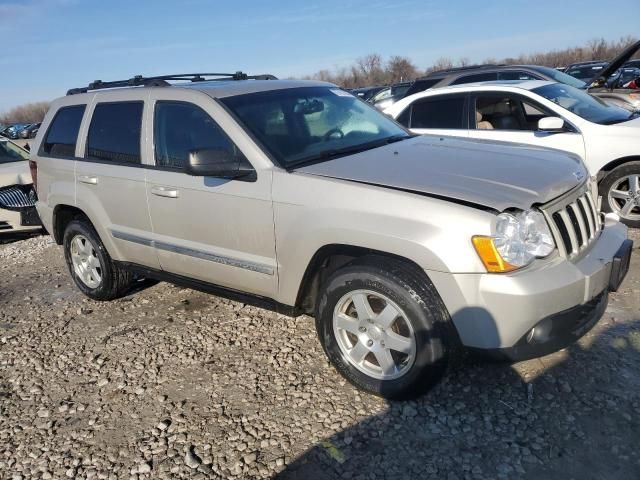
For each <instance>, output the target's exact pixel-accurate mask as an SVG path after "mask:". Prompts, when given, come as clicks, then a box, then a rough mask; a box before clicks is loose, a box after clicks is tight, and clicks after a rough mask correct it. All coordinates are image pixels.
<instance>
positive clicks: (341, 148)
mask: <svg viewBox="0 0 640 480" xmlns="http://www.w3.org/2000/svg"><path fill="white" fill-rule="evenodd" d="M222 102H223V103H224V104H225V105H226V106H227V107H228V108H229V109H230V110H231V111H232V112H233V113H234V114H235V115H236V117H237V118H238V119H239V120H240V122H241V123H242V124H244V126H245V127H246V128H247V129H248V130H249V131H250V132H251V133H253V135H254V136H255V137H257V139H258V140H260V142H262V144H263V145H264V147H265V148H266V149H267V151H268V152H269V153H271V155H272V156H273V157H275V159H276V160H277V162H278V163H279V164H280V165H281V166H282V167H284V168H291V167H294V166H299V165H301V164H303V163H308V162H315V161H322V160H325V159H330V158H335V157H337V156H340V155H348V154H352V153H357V152H359V151H363V150H368V149H371V148H375V147H378V146H381V145H385V144H387V143H390V142H392V141H397V140H403V139H404V138H409V137H410V135H409V134H408V133H407V132H406V131H405V130H404V129H403V128H402V127H400V126H399V125H398V124H396V123H395V122H394V121H393V120H391V119H389V118H387V117H386V116H385V115H383V114H382V113H380V112H378V111H377V110H376V109H374V108H373V107H370V106H369V105H368V104H366V103H364V102H362V101H361V100H359V99H357V98H356V97H354V96H353V95H351V94H350V93H347V92H345V91H344V90H341V89H339V88H337V87H335V88H330V87H302V88H291V89H285V90H272V91H267V92H258V93H251V94H246V95H237V96H234V97H228V98H223V99H222Z"/></svg>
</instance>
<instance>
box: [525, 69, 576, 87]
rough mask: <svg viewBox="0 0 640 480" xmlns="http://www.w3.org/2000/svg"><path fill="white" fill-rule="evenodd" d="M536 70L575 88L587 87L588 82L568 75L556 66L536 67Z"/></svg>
mask: <svg viewBox="0 0 640 480" xmlns="http://www.w3.org/2000/svg"><path fill="white" fill-rule="evenodd" d="M536 71H539V72H540V73H543V74H545V75H547V76H548V77H551V78H553V79H554V80H555V81H556V82H559V83H564V84H565V85H571V86H572V87H575V88H586V86H587V84H586V83H585V82H583V81H582V80H580V79H578V78H575V77H572V76H571V75H567V74H566V73H564V72H559V71H558V70H556V69H555V68H549V67H536Z"/></svg>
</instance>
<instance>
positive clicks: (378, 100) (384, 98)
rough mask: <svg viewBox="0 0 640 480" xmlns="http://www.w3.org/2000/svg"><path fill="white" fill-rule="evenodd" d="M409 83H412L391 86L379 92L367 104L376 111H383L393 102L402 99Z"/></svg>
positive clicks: (409, 85)
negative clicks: (371, 105)
mask: <svg viewBox="0 0 640 480" xmlns="http://www.w3.org/2000/svg"><path fill="white" fill-rule="evenodd" d="M411 83H412V82H401V83H396V84H394V85H391V86H390V87H388V88H385V89H383V90H381V91H379V92H378V93H377V94H376V95H374V96H373V97H372V98H371V100H369V102H370V103H372V104H373V105H374V106H375V107H376V108H377V109H378V110H384V109H385V108H387V107H390V106H391V105H393V104H394V102H397V101H398V100H400V99H401V98H404V97H405V95H406V93H407V90H409V87H411Z"/></svg>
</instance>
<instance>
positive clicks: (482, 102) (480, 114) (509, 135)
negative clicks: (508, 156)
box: [469, 92, 585, 159]
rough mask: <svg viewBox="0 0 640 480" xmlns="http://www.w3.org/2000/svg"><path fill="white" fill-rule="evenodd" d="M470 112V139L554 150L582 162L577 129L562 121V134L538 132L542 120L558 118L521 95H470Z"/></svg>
mask: <svg viewBox="0 0 640 480" xmlns="http://www.w3.org/2000/svg"><path fill="white" fill-rule="evenodd" d="M469 111H470V115H469V123H470V130H469V135H470V136H471V137H472V138H480V139H486V140H500V141H503V142H516V143H524V144H528V145H537V146H540V147H547V148H556V149H558V150H565V151H568V152H572V153H575V154H577V155H579V156H580V157H581V158H583V159H584V154H585V151H584V140H583V138H582V134H581V133H580V132H579V131H578V129H577V128H576V127H574V126H573V125H571V124H570V123H569V122H567V121H566V120H565V128H564V130H563V131H561V132H545V131H540V130H538V121H539V120H540V119H541V118H544V117H557V116H559V115H558V114H557V113H555V112H552V111H551V110H549V109H547V108H546V107H544V106H542V105H540V104H539V103H538V102H536V101H535V100H533V99H530V98H528V97H525V96H524V95H519V94H516V93H511V92H476V93H474V94H472V95H471V99H470V109H469Z"/></svg>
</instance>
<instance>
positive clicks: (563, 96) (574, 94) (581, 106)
mask: <svg viewBox="0 0 640 480" xmlns="http://www.w3.org/2000/svg"><path fill="white" fill-rule="evenodd" d="M532 91H533V92H535V93H537V94H538V95H541V96H543V97H544V98H546V99H547V100H551V101H552V102H553V103H556V104H558V105H560V106H561V107H562V108H565V109H567V110H569V111H570V112H571V113H574V114H576V115H578V116H580V117H582V118H584V119H585V120H589V121H590V122H594V123H599V124H600V125H612V124H614V123H620V122H625V121H627V120H631V118H633V117H634V115H635V114H634V113H629V111H628V110H625V109H624V108H621V107H616V106H614V105H610V104H608V103H605V102H604V101H602V100H601V99H599V98H598V97H594V96H592V95H589V94H588V93H586V92H584V91H582V90H578V89H576V88H573V87H570V86H569V85H561V84H559V83H553V84H551V85H545V86H543V87H538V88H534V89H533V90H532Z"/></svg>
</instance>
